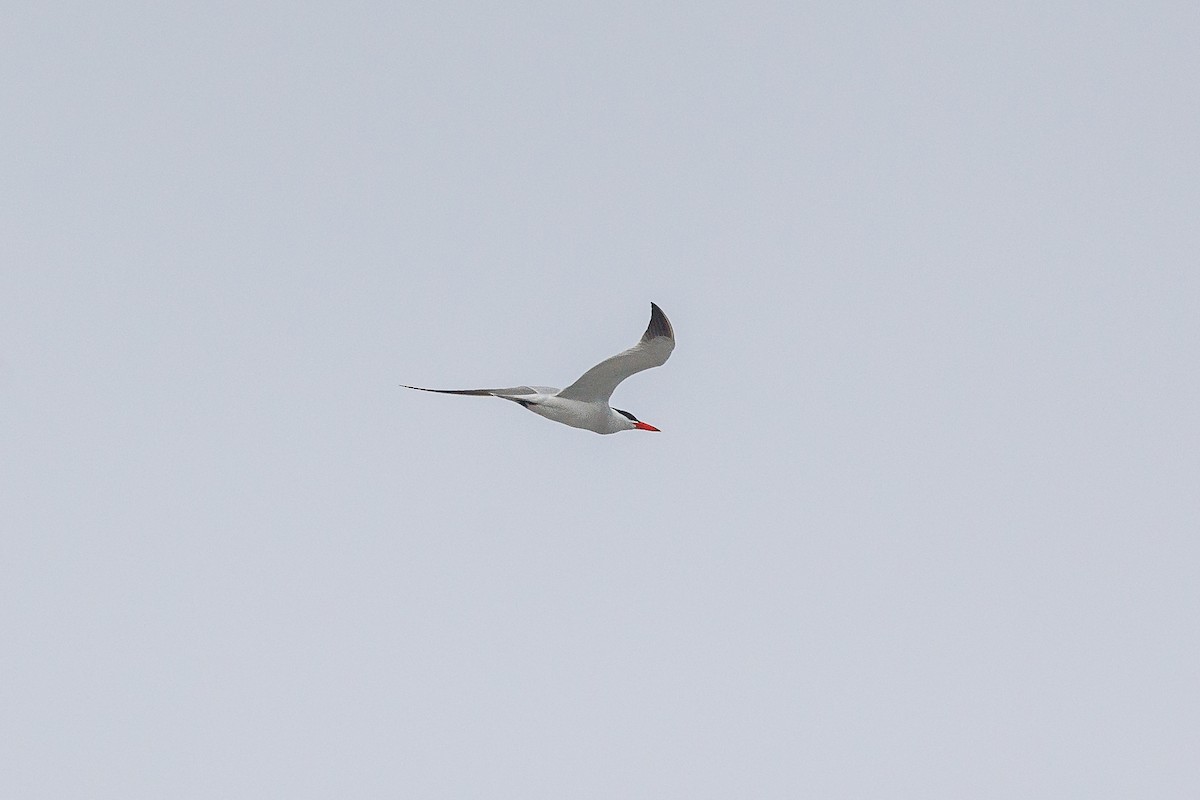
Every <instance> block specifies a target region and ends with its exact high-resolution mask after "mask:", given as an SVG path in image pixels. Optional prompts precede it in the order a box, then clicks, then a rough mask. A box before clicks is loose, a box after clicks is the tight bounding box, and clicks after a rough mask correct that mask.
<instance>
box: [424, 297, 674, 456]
mask: <svg viewBox="0 0 1200 800" xmlns="http://www.w3.org/2000/svg"><path fill="white" fill-rule="evenodd" d="M674 349H675V332H674V331H673V330H671V322H670V321H669V320H668V319H667V315H666V314H664V313H663V312H662V309H661V308H659V307H658V306H656V305H655V304H654V303H651V304H650V324H649V325H648V326H646V332H645V333H644V334H642V339H641V341H639V342H638V343H637V344H635V345H634V346H633V347H631V348H629V349H628V350H626V351H625V352H624V353H618V354H617V355H615V356H613V357H612V358H606V359H605V360H604V361H601V362H600V363H599V364H597V365H596V366H594V367H592V368H591V369H589V370H588V371H587V372H585V373H583V375H581V376H579V380H577V381H575V382H574V383H572V384H571V385H570V386H568V387H567V388H565V389H563V390H562V391H559V390H558V389H555V388H554V387H552V386H513V387H511V388H508V389H425V388H423V387H420V386H404V388H405V389H417V390H418V391H422V392H440V393H442V394H469V395H481V396H487V397H499V398H502V399H504V400H511V401H513V402H514V403H519V404H520V405H522V406H524V407H525V408H528V409H529V410H530V411H532V412H533V413H535V414H539V415H541V416H543V417H545V418H546V419H551V420H554V421H555V422H561V423H563V424H564V425H570V426H571V427H573V428H583V429H584V430H589V431H595V432H596V433H616V432H617V431H632V430H639V431H657V430H658V428H656V427H654V426H653V425H647V424H646V423H645V422H641V421H640V420H638V418H637V417H635V416H634V415H633V414H630V413H629V412H628V411H622V410H621V409H619V408H612V407H611V406H610V405H609V404H608V400H609V398H610V397H612V393H613V390H614V389H616V388H617V384H619V383H620V382H621V381H623V380H625V379H626V378H628V377H629V376H630V375H633V374H634V373H636V372H641V371H642V370H646V369H650V368H651V367H661V366H662V365H663V364H665V363H666V361H667V359H668V358H670V356H671V351H672V350H674Z"/></svg>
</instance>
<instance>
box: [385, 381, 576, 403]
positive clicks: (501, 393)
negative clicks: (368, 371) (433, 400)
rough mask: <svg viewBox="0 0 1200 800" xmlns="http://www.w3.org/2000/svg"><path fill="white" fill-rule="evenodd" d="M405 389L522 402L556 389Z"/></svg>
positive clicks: (418, 387)
mask: <svg viewBox="0 0 1200 800" xmlns="http://www.w3.org/2000/svg"><path fill="white" fill-rule="evenodd" d="M400 385H401V386H403V387H404V388H405V389H416V390H417V391H418V392H437V393H438V394H469V395H476V396H478V397H499V398H501V399H504V400H512V401H513V402H514V403H522V404H524V403H525V402H526V401H527V400H530V399H532V398H533V397H535V396H537V395H548V394H554V393H555V392H557V391H558V390H557V389H555V388H554V387H553V386H512V387H509V388H508V389H426V388H425V387H423V386H407V385H405V384H400Z"/></svg>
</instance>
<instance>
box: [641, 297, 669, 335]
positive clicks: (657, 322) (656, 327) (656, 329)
mask: <svg viewBox="0 0 1200 800" xmlns="http://www.w3.org/2000/svg"><path fill="white" fill-rule="evenodd" d="M659 336H666V337H667V338H668V339H674V338H675V331H674V330H672V329H671V321H670V320H669V319H667V315H666V314H664V313H663V310H662V309H661V308H659V307H658V304H657V303H651V304H650V324H649V325H647V326H646V333H645V334H644V335H643V336H642V339H643V340H650V339H657V338H658V337H659Z"/></svg>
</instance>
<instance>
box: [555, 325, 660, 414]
mask: <svg viewBox="0 0 1200 800" xmlns="http://www.w3.org/2000/svg"><path fill="white" fill-rule="evenodd" d="M674 349H675V331H673V330H672V329H671V322H670V320H668V319H667V315H666V314H664V313H663V312H662V309H661V308H659V307H658V306H657V305H655V304H654V303H651V304H650V324H649V325H648V326H646V332H645V333H644V334H642V340H641V341H640V342H638V343H637V344H635V345H634V346H633V347H631V348H629V349H628V350H626V351H625V352H624V353H618V354H617V355H615V356H613V357H612V358H607V359H605V360H604V361H601V362H600V363H599V364H597V365H596V366H594V367H592V368H591V369H589V370H588V371H587V372H585V373H583V375H581V376H579V380H577V381H575V382H574V383H572V384H571V385H570V386H568V387H567V388H565V389H563V390H562V391H561V392H559V393H558V396H559V397H564V398H567V399H568V400H582V401H583V402H586V403H597V402H600V403H607V402H608V399H609V398H610V397H612V393H613V390H614V389H616V388H617V384H619V383H620V382H621V381H623V380H625V379H626V378H628V377H629V376H630V375H633V374H634V373H637V372H641V371H642V370H645V369H650V368H651V367H661V366H662V365H663V364H665V363H667V359H668V358H670V357H671V351H672V350H674Z"/></svg>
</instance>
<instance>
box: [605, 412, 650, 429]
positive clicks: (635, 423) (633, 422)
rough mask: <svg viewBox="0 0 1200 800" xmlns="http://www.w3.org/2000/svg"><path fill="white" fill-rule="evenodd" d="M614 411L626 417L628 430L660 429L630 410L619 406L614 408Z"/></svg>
mask: <svg viewBox="0 0 1200 800" xmlns="http://www.w3.org/2000/svg"><path fill="white" fill-rule="evenodd" d="M613 411H615V412H617V413H618V414H620V415H621V416H622V417H624V418H625V430H627V431H634V430H637V431H658V428H656V427H654V426H653V425H647V424H646V423H645V422H642V421H641V420H639V419H638V418H637V417H635V416H634V415H633V414H630V413H629V412H628V411H622V410H621V409H619V408H614V409H613Z"/></svg>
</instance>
